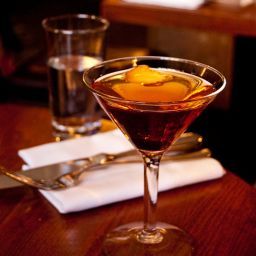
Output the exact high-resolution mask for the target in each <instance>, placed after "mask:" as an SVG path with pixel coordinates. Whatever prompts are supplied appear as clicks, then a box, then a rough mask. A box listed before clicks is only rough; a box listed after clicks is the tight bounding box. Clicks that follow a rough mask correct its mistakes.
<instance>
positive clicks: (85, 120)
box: [42, 14, 109, 139]
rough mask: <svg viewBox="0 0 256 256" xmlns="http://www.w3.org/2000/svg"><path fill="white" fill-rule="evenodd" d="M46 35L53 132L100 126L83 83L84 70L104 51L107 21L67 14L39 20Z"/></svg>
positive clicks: (87, 130) (66, 134) (69, 134)
mask: <svg viewBox="0 0 256 256" xmlns="http://www.w3.org/2000/svg"><path fill="white" fill-rule="evenodd" d="M42 25H43V28H44V30H45V33H46V39H47V52H48V58H47V66H48V71H49V72H48V74H49V75H48V77H49V101H50V109H51V112H52V126H53V128H54V131H55V132H54V135H55V136H57V137H60V138H62V139H64V138H69V137H76V136H79V135H86V134H92V133H95V132H97V131H98V130H99V128H100V126H101V122H100V118H101V116H100V115H99V113H98V109H97V104H96V100H95V98H94V97H93V95H92V94H91V92H90V91H89V90H87V88H86V87H85V86H83V82H82V76H83V72H84V71H85V70H86V69H88V68H90V67H92V66H93V65H95V64H98V63H100V62H101V61H102V60H103V58H104V54H105V34H106V30H107V28H108V25H109V24H108V21H107V20H105V19H103V18H101V17H96V16H93V15H87V14H69V15H61V16H56V17H48V18H46V19H44V20H43V21H42Z"/></svg>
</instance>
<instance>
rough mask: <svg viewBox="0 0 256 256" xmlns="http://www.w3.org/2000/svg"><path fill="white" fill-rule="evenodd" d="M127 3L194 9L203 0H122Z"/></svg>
mask: <svg viewBox="0 0 256 256" xmlns="http://www.w3.org/2000/svg"><path fill="white" fill-rule="evenodd" d="M124 1H125V2H128V3H137V4H146V5H157V6H164V7H171V8H181V9H189V10H194V9H197V8H198V7H199V6H200V5H202V4H203V3H204V2H205V0H124Z"/></svg>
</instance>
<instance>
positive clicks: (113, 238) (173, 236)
mask: <svg viewBox="0 0 256 256" xmlns="http://www.w3.org/2000/svg"><path fill="white" fill-rule="evenodd" d="M142 231H143V223H142V222H133V223H129V224H126V225H123V226H120V227H118V228H116V229H114V230H112V231H111V232H110V233H108V234H107V236H106V238H105V240H104V243H103V255H110V256H113V255H118V256H123V255H124V256H126V255H127V256H128V255H129V256H131V255H132V256H140V255H143V256H165V255H166V256H174V255H175V256H176V255H179V256H189V255H193V251H194V247H193V240H192V238H191V237H190V236H189V235H188V234H186V233H185V232H184V231H183V230H181V229H179V228H177V227H175V226H172V225H169V224H166V223H161V222H159V223H157V232H156V234H155V235H154V238H152V239H148V240H147V239H146V240H145V239H144V233H143V232H142Z"/></svg>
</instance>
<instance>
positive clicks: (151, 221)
mask: <svg viewBox="0 0 256 256" xmlns="http://www.w3.org/2000/svg"><path fill="white" fill-rule="evenodd" d="M136 67H137V69H136V71H134V70H135V68H136ZM138 67H139V68H138ZM131 70H133V71H131ZM152 70H153V71H152ZM155 72H156V73H157V74H156V73H155ZM158 72H162V73H161V74H160V75H159V73H158ZM171 72H174V75H173V73H172V75H171ZM111 77H113V79H111ZM161 77H163V79H162V78H161ZM83 79H84V82H85V84H86V86H87V87H88V88H89V89H90V90H91V91H92V93H93V94H94V96H95V97H96V99H97V100H98V102H99V104H100V105H101V107H102V108H103V109H104V110H105V112H106V113H107V114H108V115H109V117H110V118H111V119H112V120H113V121H114V122H115V124H116V125H117V126H118V127H119V129H120V130H121V131H122V132H123V133H124V135H125V137H126V138H127V139H128V140H129V141H130V142H131V143H132V144H133V145H134V146H135V147H136V148H137V149H138V151H139V152H140V153H141V156H142V158H143V162H144V221H143V222H133V223H128V224H125V225H122V226H120V227H117V228H116V229H114V230H112V231H110V232H109V233H108V234H107V235H106V237H105V240H104V243H103V252H104V254H106V255H119V256H121V255H136V256H137V255H152V256H153V255H154V256H155V255H161V256H162V255H179V256H185V255H192V254H193V250H194V245H193V239H192V238H191V236H190V235H189V234H187V233H186V232H185V231H183V230H182V229H180V228H178V227H175V226H173V225H171V224H167V223H163V222H157V220H156V210H157V197H158V175H159V165H160V160H161V157H162V156H163V154H164V152H165V151H166V150H167V149H168V148H169V147H170V146H171V144H172V143H173V142H174V141H175V140H176V139H177V138H178V137H179V136H180V135H181V134H182V133H183V132H184V131H185V130H186V129H187V128H188V126H189V125H190V124H191V123H192V121H194V120H195V119H196V118H197V117H198V116H199V114H200V113H201V112H202V111H203V109H205V107H206V106H207V105H208V104H209V103H210V102H211V101H212V100H213V99H214V98H215V97H216V96H217V95H218V94H219V93H220V92H221V91H222V90H223V89H224V87H225V84H226V81H225V78H224V76H223V75H222V74H221V73H220V72H218V71H217V70H215V69H214V68H212V67H210V66H207V65H204V64H202V63H198V62H195V61H191V60H186V59H178V58H169V57H154V56H145V57H127V58H121V59H114V60H109V61H105V62H102V63H101V64H99V65H96V66H94V67H92V68H91V69H89V70H88V71H86V72H85V73H84V76H83ZM127 79H128V82H127V81H126V80H127ZM129 79H130V80H129ZM181 83H183V85H180V84H181ZM203 84H204V85H205V87H204V86H202V85H203ZM138 85H139V87H138ZM166 95H167V96H166ZM188 171H189V170H188ZM160 175H161V172H160ZM131 182H132V181H131Z"/></svg>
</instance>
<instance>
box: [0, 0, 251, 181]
mask: <svg viewBox="0 0 256 256" xmlns="http://www.w3.org/2000/svg"><path fill="white" fill-rule="evenodd" d="M228 8H229V7H228ZM246 8H250V7H249V6H248V7H246ZM0 11H1V14H0V87H1V94H0V104H4V102H22V103H26V104H32V105H35V104H37V105H44V106H48V89H47V69H46V63H45V61H46V42H45V35H44V31H43V29H42V26H41V21H42V19H43V18H45V17H48V16H55V15H59V14H66V13H88V14H95V15H102V0H73V1H69V0H62V1H57V0H51V1H48V0H44V1H42V0H38V1H33V2H31V1H22V2H21V1H19V2H18V1H17V2H15V1H9V2H7V3H6V4H5V7H3V6H1V10H0ZM131 15H132V14H131ZM181 18H185V17H181ZM234 18H235V17H234ZM110 22H111V23H110V24H111V25H110V29H109V31H108V44H107V52H106V59H111V58H116V57H125V56H131V55H133V56H138V55H164V56H174V57H180V58H187V59H192V60H197V61H200V62H203V63H206V64H208V65H211V66H213V67H215V68H217V69H218V70H219V71H221V72H222V73H223V74H224V75H225V76H226V78H227V88H226V89H225V91H224V92H223V94H222V95H221V96H219V98H217V99H216V101H215V102H214V103H213V104H212V105H211V106H210V107H208V109H207V110H205V111H204V113H203V114H202V115H201V116H200V117H199V118H198V119H197V120H196V121H195V123H194V124H193V125H192V126H191V128H190V131H194V132H198V133H200V134H201V135H203V136H204V138H205V142H204V143H205V145H206V146H208V147H209V148H210V149H211V150H212V151H213V156H214V157H216V158H217V159H218V160H220V161H221V163H222V164H223V166H224V167H225V168H227V169H228V170H230V171H231V172H233V173H234V174H236V175H238V176H240V177H241V178H242V179H244V180H245V181H246V182H248V183H251V184H253V183H254V182H255V181H256V171H255V170H254V169H255V168H254V161H253V160H254V153H253V151H254V150H253V146H254V141H255V138H254V134H253V132H254V129H255V124H254V123H255V122H253V119H254V114H253V112H254V111H253V110H254V109H255V107H254V106H253V105H252V103H253V101H254V99H253V91H254V90H253V88H254V87H255V79H253V74H254V61H255V57H256V56H255V55H256V40H255V38H254V37H251V36H250V37H249V36H248V37H247V36H235V37H234V36H233V35H232V34H229V33H218V32H214V31H212V30H199V29H193V28H185V27H177V26H174V27H169V26H145V25H140V24H136V22H122V21H120V22H119V21H117V20H115V21H110ZM250 29H251V30H256V27H253V26H252V27H251V28H250ZM234 56H235V57H234ZM234 58H236V59H235V60H234ZM249 60H251V61H250V62H249ZM251 63H252V64H251ZM241 74H244V75H242V76H241ZM2 125H3V124H2Z"/></svg>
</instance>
